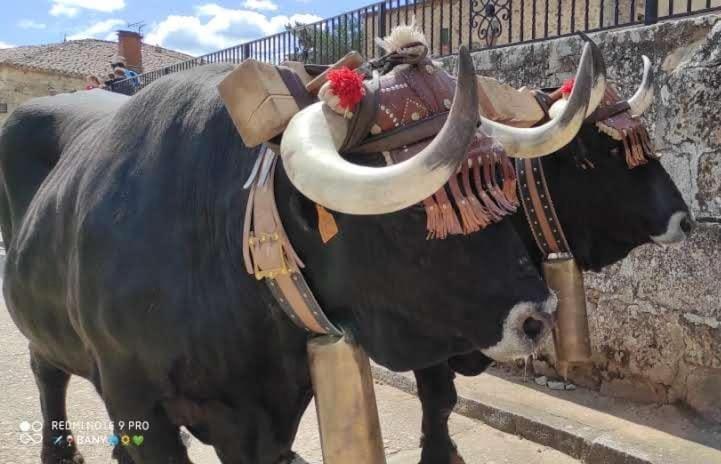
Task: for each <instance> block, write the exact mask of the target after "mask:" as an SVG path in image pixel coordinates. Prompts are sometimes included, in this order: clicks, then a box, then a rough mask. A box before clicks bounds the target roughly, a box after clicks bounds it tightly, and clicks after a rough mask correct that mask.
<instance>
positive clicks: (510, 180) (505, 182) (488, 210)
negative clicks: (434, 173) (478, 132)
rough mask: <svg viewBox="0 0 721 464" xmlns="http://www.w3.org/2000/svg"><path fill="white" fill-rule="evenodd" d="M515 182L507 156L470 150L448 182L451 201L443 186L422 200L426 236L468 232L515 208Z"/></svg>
mask: <svg viewBox="0 0 721 464" xmlns="http://www.w3.org/2000/svg"><path fill="white" fill-rule="evenodd" d="M481 170H483V173H482V174H481ZM499 175H500V181H501V182H500V184H499V180H498V179H499ZM471 176H473V182H471ZM515 181H516V173H515V170H514V168H513V165H512V164H511V162H510V160H509V159H508V157H506V156H505V155H499V154H498V153H481V154H480V155H479V154H478V153H477V152H476V153H474V154H473V155H472V156H471V157H470V158H469V159H468V160H467V162H466V163H464V164H463V165H462V166H461V168H460V169H459V172H458V173H457V174H456V175H455V176H453V177H451V179H450V180H449V181H448V184H447V185H448V189H449V190H450V193H451V197H452V201H451V199H449V196H448V194H447V193H446V188H445V186H444V187H443V188H442V189H440V190H439V191H438V192H436V193H435V194H434V195H433V197H430V198H427V199H425V200H424V201H423V205H424V207H425V210H426V217H427V220H426V228H427V235H426V238H427V239H444V238H446V237H448V236H449V235H460V234H463V235H468V234H471V233H473V232H478V231H479V230H482V229H484V228H486V227H487V226H488V225H489V224H492V223H493V222H497V221H500V220H501V219H502V218H503V217H504V216H506V215H507V214H509V213H512V212H514V211H516V209H517V207H518V196H517V194H516V184H515ZM461 187H462V188H461ZM474 187H475V190H474Z"/></svg>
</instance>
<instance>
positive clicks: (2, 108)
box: [0, 103, 8, 114]
mask: <svg viewBox="0 0 721 464" xmlns="http://www.w3.org/2000/svg"><path fill="white" fill-rule="evenodd" d="M7 112H8V104H7V103H0V114H2V113H7Z"/></svg>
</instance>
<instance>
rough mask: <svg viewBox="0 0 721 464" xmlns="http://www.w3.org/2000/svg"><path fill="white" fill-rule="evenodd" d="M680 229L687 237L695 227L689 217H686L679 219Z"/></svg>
mask: <svg viewBox="0 0 721 464" xmlns="http://www.w3.org/2000/svg"><path fill="white" fill-rule="evenodd" d="M680 227H681V230H683V231H684V233H685V234H686V235H689V234H690V233H691V231H693V229H694V228H695V227H696V223H695V222H694V220H693V219H691V218H690V217H689V216H686V217H684V218H683V219H681V224H680Z"/></svg>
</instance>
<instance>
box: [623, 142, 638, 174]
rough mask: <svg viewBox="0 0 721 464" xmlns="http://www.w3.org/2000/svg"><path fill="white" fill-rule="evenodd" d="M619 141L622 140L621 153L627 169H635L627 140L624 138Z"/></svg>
mask: <svg viewBox="0 0 721 464" xmlns="http://www.w3.org/2000/svg"><path fill="white" fill-rule="evenodd" d="M625 135H626V134H624V137H623V138H622V139H621V140H623V151H624V154H625V155H626V164H627V165H628V167H629V169H633V168H634V167H635V161H634V159H633V152H632V151H631V147H629V146H628V139H627V137H626V136H625Z"/></svg>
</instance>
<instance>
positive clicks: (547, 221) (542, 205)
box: [516, 158, 571, 258]
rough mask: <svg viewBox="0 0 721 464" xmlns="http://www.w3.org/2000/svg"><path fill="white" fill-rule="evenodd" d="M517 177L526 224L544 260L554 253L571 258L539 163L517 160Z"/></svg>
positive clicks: (537, 159) (537, 160) (539, 160)
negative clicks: (567, 255)
mask: <svg viewBox="0 0 721 464" xmlns="http://www.w3.org/2000/svg"><path fill="white" fill-rule="evenodd" d="M516 173H517V179H518V180H517V182H518V191H519V195H520V198H521V204H522V205H523V210H524V212H525V213H526V220H527V221H528V226H529V227H530V229H531V232H532V233H533V238H534V239H535V241H536V244H537V245H538V248H539V249H540V250H541V253H543V257H544V258H548V256H549V255H550V254H553V253H556V254H559V253H563V254H569V255H570V254H571V248H570V247H569V246H568V242H567V241H566V237H565V235H564V234H563V229H562V228H561V223H560V222H559V221H558V216H557V215H556V209H555V208H554V207H553V201H552V200H551V196H550V195H549V193H548V186H547V185H546V177H545V176H544V174H543V164H542V163H541V159H540V158H536V159H516Z"/></svg>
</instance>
